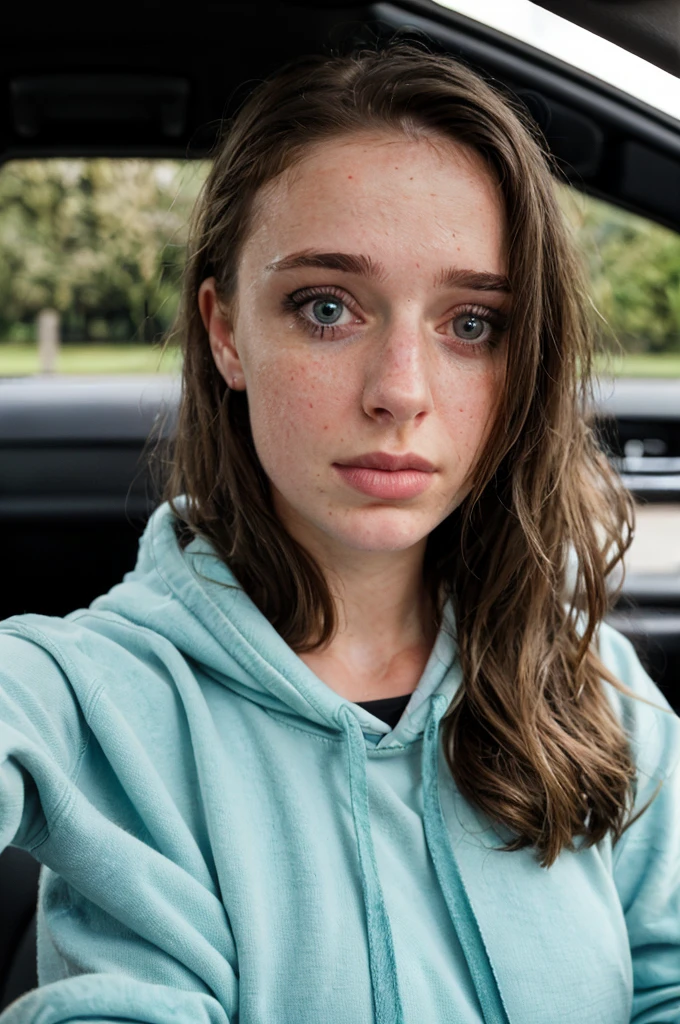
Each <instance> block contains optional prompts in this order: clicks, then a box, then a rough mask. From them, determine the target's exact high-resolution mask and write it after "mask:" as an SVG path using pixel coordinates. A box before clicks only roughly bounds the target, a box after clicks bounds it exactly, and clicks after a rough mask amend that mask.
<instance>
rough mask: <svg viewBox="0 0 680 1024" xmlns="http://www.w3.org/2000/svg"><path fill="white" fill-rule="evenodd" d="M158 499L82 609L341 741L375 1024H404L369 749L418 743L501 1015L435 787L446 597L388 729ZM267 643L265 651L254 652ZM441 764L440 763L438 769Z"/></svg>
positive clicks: (442, 843)
mask: <svg viewBox="0 0 680 1024" xmlns="http://www.w3.org/2000/svg"><path fill="white" fill-rule="evenodd" d="M174 522H175V517H174V515H173V513H172V510H171V509H170V508H169V506H168V505H167V504H165V505H162V506H161V507H160V508H159V509H158V510H157V511H156V512H155V513H154V514H153V516H152V517H151V519H150V520H149V523H148V525H147V529H146V531H145V533H144V536H143V537H142V539H141V541H140V551H139V558H138V562H137V565H136V567H135V569H134V571H133V572H131V573H128V574H127V575H126V576H125V577H124V580H123V582H122V583H121V584H120V585H119V586H117V587H114V588H113V589H112V590H111V591H110V592H109V593H108V594H107V595H105V596H103V597H101V598H98V599H97V600H96V601H95V602H94V603H93V605H92V609H93V610H96V611H97V612H98V613H100V614H102V613H103V614H110V615H114V616H117V615H121V616H123V617H124V618H125V619H126V620H127V621H128V622H129V621H134V622H135V623H136V624H137V625H138V626H141V627H146V628H149V629H151V630H153V631H154V632H155V633H158V634H161V635H162V636H164V637H165V638H167V639H168V640H170V641H171V642H172V644H173V645H174V646H175V647H176V648H177V649H178V650H179V651H180V652H181V653H182V654H183V655H184V656H185V657H186V658H187V659H190V660H191V661H192V662H194V663H196V664H197V665H199V666H200V667H201V669H202V670H203V671H204V672H207V673H208V674H209V675H210V676H211V677H213V678H214V679H216V680H217V681H218V682H220V683H222V684H223V685H224V686H226V687H228V688H229V689H231V690H233V691H235V692H236V693H238V694H239V695H240V696H242V697H244V698H245V699H247V700H249V701H252V702H254V703H256V704H259V705H261V706H263V707H265V708H267V709H269V710H272V711H275V712H278V713H279V714H285V715H289V716H294V718H295V725H296V727H297V728H306V729H311V730H319V729H322V730H323V729H325V730H331V731H333V732H336V733H337V732H340V733H341V734H342V736H343V737H344V742H345V749H346V763H347V784H348V790H349V796H350V802H351V810H352V819H353V822H354V831H355V836H356V844H357V851H358V861H359V865H360V869H361V887H362V893H363V899H364V905H365V911H366V923H367V931H368V947H369V962H370V973H371V979H372V989H373V999H374V1009H375V1020H376V1022H377V1024H401V1022H402V1021H403V1020H404V1015H403V1009H402V1003H401V998H400V993H399V978H398V976H397V969H396V959H395V954H394V946H393V940H392V930H391V925H390V920H389V916H388V913H387V909H386V905H385V900H384V898H383V892H382V888H381V883H380V878H379V875H378V869H377V861H376V855H375V849H374V845H373V837H372V831H371V817H370V808H369V793H368V780H367V755H368V752H369V751H371V750H374V751H381V752H382V751H386V750H388V749H389V750H390V751H394V753H398V752H399V751H400V750H404V749H405V748H406V747H408V746H410V745H412V744H414V743H415V742H416V741H418V740H421V739H422V755H421V757H422V787H423V821H424V832H425V838H426V842H427V846H428V849H429V852H430V855H431V858H432V862H433V865H434V869H435V872H436V875H437V877H438V880H439V883H440V885H441V890H442V893H443V896H444V899H445V902H446V905H447V907H448V910H449V913H450V915H451V918H452V920H453V922H454V925H455V928H456V931H457V934H458V936H459V939H460V942H461V946H462V949H463V952H464V955H465V959H466V961H467V964H468V968H469V970H470V975H471V977H472V980H473V984H474V987H475V990H476V992H477V996H478V998H479V1003H480V1006H481V1008H482V1012H483V1014H484V1020H485V1021H486V1022H487V1024H507V1022H508V1016H507V1013H506V1010H505V1007H504V1005H503V1000H502V997H501V993H500V989H499V987H498V984H497V981H496V977H495V974H494V971H493V968H492V966H491V962H490V960H489V956H488V954H487V951H486V948H485V945H484V941H483V938H482V935H481V932H480V929H479V925H478V923H477V920H476V918H475V915H474V912H473V910H472V907H471V904H470V901H469V898H468V894H467V892H466V889H465V885H464V883H463V880H462V877H461V874H460V870H459V867H458V864H457V861H456V857H455V855H454V852H453V849H452V846H451V842H450V839H449V835H448V831H447V828H446V824H445V821H444V817H443V813H442V808H441V802H440V795H439V771H440V761H441V750H440V748H441V743H440V722H441V719H442V717H443V715H444V714H445V712H446V711H447V709H448V708H449V706H450V704H451V701H452V700H453V698H454V697H455V695H456V693H457V692H458V690H459V688H460V685H461V672H460V666H459V663H458V659H457V650H456V644H455V621H454V616H453V611H452V608H451V605H450V603H449V604H448V605H447V607H446V609H445V614H444V619H443V622H442V625H441V628H440V630H439V634H438V636H437V639H436V642H435V644H434V647H433V650H432V652H431V654H430V658H429V660H428V662H427V665H426V667H425V670H424V672H423V675H422V677H421V679H420V682H419V684H418V686H417V688H416V690H415V691H414V693H413V695H412V697H411V700H410V701H409V704H408V705H407V708H406V710H405V712H404V714H403V715H402V718H401V719H400V721H399V722H398V724H397V726H396V727H395V728H394V729H390V727H389V726H388V725H387V724H386V723H385V722H382V721H381V720H380V719H378V718H376V717H375V716H374V715H372V714H370V713H369V712H367V711H366V710H365V709H363V708H361V707H359V705H357V704H355V703H353V702H351V701H348V700H346V699H345V698H343V697H341V696H340V695H339V694H337V693H336V692H335V691H334V690H332V689H331V688H330V687H329V686H327V685H326V684H325V683H323V682H322V681H321V680H320V679H319V678H318V677H317V676H316V675H315V674H314V673H313V672H312V671H311V670H310V669H309V668H308V667H307V666H306V665H305V663H304V662H303V661H302V660H301V659H300V658H299V657H298V656H297V655H296V654H295V653H294V652H293V651H292V650H291V648H290V647H289V646H288V645H287V644H286V643H285V641H284V640H283V639H282V638H281V636H280V635H279V634H278V633H277V632H276V630H275V629H274V628H273V626H272V625H271V624H270V623H269V622H268V620H267V619H266V618H265V616H264V615H262V613H261V612H260V611H259V610H258V609H257V608H256V606H255V605H254V603H253V602H252V601H251V599H250V598H249V597H248V595H247V594H246V593H245V592H244V590H243V588H242V587H241V585H240V584H239V582H238V580H237V579H236V578H235V576H234V575H233V573H232V572H231V571H230V570H229V568H228V567H227V566H226V565H225V564H224V562H223V561H222V560H221V559H220V558H219V557H218V556H217V555H216V553H215V551H214V549H213V548H212V546H211V545H210V544H209V542H207V541H206V540H204V539H202V538H196V539H194V540H193V541H192V542H191V543H190V544H189V545H188V546H187V547H186V548H185V549H182V548H180V546H179V544H178V542H177V538H176V534H175V531H174ZM264 651H266V657H265V656H264V654H263V652H264ZM444 770H446V768H444Z"/></svg>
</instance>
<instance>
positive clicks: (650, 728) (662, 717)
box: [598, 622, 680, 782]
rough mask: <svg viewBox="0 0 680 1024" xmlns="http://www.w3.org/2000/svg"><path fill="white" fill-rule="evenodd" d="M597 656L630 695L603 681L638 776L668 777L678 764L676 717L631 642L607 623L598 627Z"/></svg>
mask: <svg viewBox="0 0 680 1024" xmlns="http://www.w3.org/2000/svg"><path fill="white" fill-rule="evenodd" d="M598 653H599V656H600V659H601V661H602V663H603V664H604V666H605V668H607V669H608V670H609V671H610V672H611V673H612V674H613V675H614V676H615V678H616V679H617V680H618V681H619V682H621V683H623V685H624V686H625V687H627V689H628V690H630V691H631V694H632V695H631V696H629V695H628V694H625V693H621V692H620V691H619V690H617V689H616V688H615V687H614V686H613V685H612V684H611V683H610V682H608V681H607V680H606V679H605V680H603V686H604V687H605V692H606V694H607V697H608V698H609V700H610V703H611V705H612V707H613V709H614V711H615V713H616V714H617V717H618V718H619V720H620V721H621V723H622V725H623V727H624V729H625V731H626V734H627V735H628V738H629V740H630V744H631V750H632V753H633V756H634V758H635V762H636V766H637V769H638V773H639V775H640V776H642V777H644V778H646V779H648V780H649V781H651V780H655V781H659V780H661V779H665V778H668V777H669V776H670V775H672V774H673V773H674V772H676V771H677V770H678V765H679V764H680V718H678V715H677V714H676V713H675V712H674V711H673V709H672V707H671V705H670V704H669V702H668V700H667V699H666V697H665V696H664V695H663V693H662V692H661V690H660V689H659V687H658V686H657V685H656V683H655V682H654V681H653V680H652V679H651V678H650V676H649V674H648V673H647V672H646V670H645V669H644V667H643V665H642V663H641V662H640V659H639V657H638V654H637V652H636V650H635V648H634V646H633V644H632V643H631V641H630V640H629V639H628V638H627V637H625V636H624V635H623V634H622V633H621V632H619V630H617V629H615V628H614V627H613V626H610V625H609V624H608V623H607V622H602V623H601V624H600V627H599V636H598ZM640 781H641V782H642V778H641V779H640Z"/></svg>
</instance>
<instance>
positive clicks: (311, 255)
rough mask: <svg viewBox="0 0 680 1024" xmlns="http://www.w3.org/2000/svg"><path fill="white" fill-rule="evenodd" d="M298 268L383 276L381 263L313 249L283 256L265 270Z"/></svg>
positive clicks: (345, 253)
mask: <svg viewBox="0 0 680 1024" xmlns="http://www.w3.org/2000/svg"><path fill="white" fill-rule="evenodd" d="M298 267H321V268H322V269H323V270H343V271H345V273H347V274H358V275H360V276H361V277H375V278H380V277H384V275H385V268H384V267H383V265H382V263H376V262H375V260H372V259H371V257H370V256H362V255H355V254H354V253H350V252H316V251H315V250H314V249H306V250H305V251H304V252H294V253H292V254H291V255H290V256H283V257H282V258H281V259H280V260H274V262H273V263H268V264H267V266H266V267H265V270H296V269H297V268H298Z"/></svg>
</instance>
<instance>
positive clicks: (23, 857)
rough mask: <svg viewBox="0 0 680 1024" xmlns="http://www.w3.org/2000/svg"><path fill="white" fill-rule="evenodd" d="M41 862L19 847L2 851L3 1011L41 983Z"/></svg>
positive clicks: (0, 957)
mask: <svg viewBox="0 0 680 1024" xmlns="http://www.w3.org/2000/svg"><path fill="white" fill-rule="evenodd" d="M39 875H40V864H39V863H38V862H37V861H36V860H34V858H33V857H31V855H30V854H28V853H24V851H23V850H19V849H17V848H16V847H13V846H9V847H7V849H6V850H4V851H3V852H2V854H0V907H1V908H2V911H1V912H0V1012H2V1011H3V1010H5V1009H6V1008H7V1007H8V1006H9V1004H10V1003H12V1002H14V1000H15V999H18V998H19V996H20V995H23V993H24V992H28V991H29V990H30V989H32V988H36V987H37V984H38V968H37V949H36V904H37V900H38V877H39Z"/></svg>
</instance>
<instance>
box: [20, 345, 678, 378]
mask: <svg viewBox="0 0 680 1024" xmlns="http://www.w3.org/2000/svg"><path fill="white" fill-rule="evenodd" d="M179 368H180V353H179V350H178V349H177V348H175V347H173V348H168V349H166V350H165V351H162V349H161V348H160V347H159V346H157V345H64V346H63V347H62V349H61V352H60V354H59V360H58V363H57V373H84V374H98V373H101V374H106V373H109V374H127V373H132V374H134V373H141V374H148V373H177V372H178V371H179ZM596 369H597V370H599V371H600V372H605V373H606V374H607V375H609V374H613V375H614V376H616V377H680V353H677V354H672V355H627V356H623V357H616V358H613V357H612V358H610V360H609V362H608V363H606V364H605V363H602V362H601V361H598V362H596ZM38 371H39V366H38V350H37V348H35V347H34V346H32V345H13V344H8V343H0V377H24V376H30V375H32V374H35V373H38Z"/></svg>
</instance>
